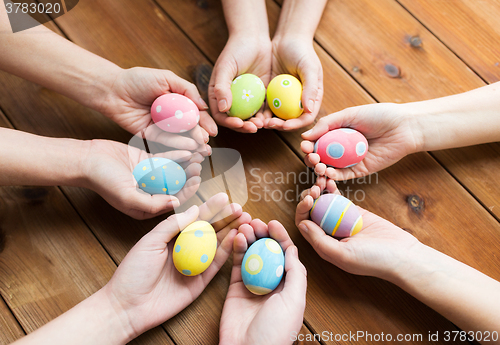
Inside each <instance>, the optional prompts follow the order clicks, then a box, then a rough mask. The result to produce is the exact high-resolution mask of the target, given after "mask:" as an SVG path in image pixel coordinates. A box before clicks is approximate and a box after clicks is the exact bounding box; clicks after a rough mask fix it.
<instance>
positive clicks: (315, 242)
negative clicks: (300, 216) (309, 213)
mask: <svg viewBox="0 0 500 345" xmlns="http://www.w3.org/2000/svg"><path fill="white" fill-rule="evenodd" d="M298 228H299V231H300V233H301V234H302V236H304V238H305V239H306V240H307V242H309V243H310V244H311V246H312V247H313V248H314V250H315V251H316V252H317V253H318V254H319V256H321V257H322V258H323V259H325V260H327V261H329V262H331V263H334V264H335V262H336V261H337V257H338V255H339V252H340V250H341V245H340V242H339V241H338V240H336V239H335V238H333V237H331V236H330V235H327V234H326V233H325V232H324V231H323V229H321V228H320V227H319V226H318V225H317V224H316V223H314V222H312V221H310V220H303V221H302V222H300V224H299V226H298Z"/></svg>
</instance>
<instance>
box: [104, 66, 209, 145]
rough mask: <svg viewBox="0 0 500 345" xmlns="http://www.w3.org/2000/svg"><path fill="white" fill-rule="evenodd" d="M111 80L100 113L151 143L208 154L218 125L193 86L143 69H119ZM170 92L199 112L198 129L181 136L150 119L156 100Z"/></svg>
mask: <svg viewBox="0 0 500 345" xmlns="http://www.w3.org/2000/svg"><path fill="white" fill-rule="evenodd" d="M112 78H114V80H113V82H112V83H111V85H112V86H110V89H109V91H108V92H107V93H104V94H103V96H102V100H101V101H100V102H98V104H99V105H98V106H97V110H99V111H100V112H101V113H103V114H104V115H106V116H107V117H109V118H110V119H112V120H113V121H115V122H116V123H117V124H118V125H120V126H121V127H123V128H124V129H126V130H127V131H129V132H130V133H132V134H139V135H141V136H144V137H146V138H147V139H148V140H151V141H156V142H159V143H161V144H163V145H165V146H168V147H172V148H176V149H182V150H190V151H195V150H196V151H199V152H206V151H208V149H207V147H206V146H207V145H205V144H206V143H207V142H208V140H209V135H210V136H215V135H217V125H216V124H215V122H214V121H213V119H212V118H211V117H210V115H209V114H208V113H207V111H206V110H207V109H208V106H207V105H206V104H205V102H204V101H203V99H202V98H201V96H200V94H199V92H198V90H197V88H196V86H195V85H194V84H192V83H190V82H188V81H186V80H184V79H182V78H180V77H178V76H177V75H176V74H175V73H173V72H171V71H167V70H161V69H152V68H142V67H135V68H130V69H118V70H117V72H116V73H115V75H114V76H113V77H112ZM171 92H173V93H178V94H181V95H184V96H186V97H188V98H189V99H191V100H192V101H193V102H194V103H195V104H196V106H197V107H198V109H199V110H200V123H199V125H198V126H196V127H195V128H193V129H192V130H191V131H189V132H187V133H184V134H182V135H181V134H175V133H168V132H165V131H163V130H162V129H160V128H159V127H157V126H156V125H153V121H152V119H151V105H152V104H153V102H154V100H155V99H156V98H157V97H159V96H161V95H163V94H166V93H171Z"/></svg>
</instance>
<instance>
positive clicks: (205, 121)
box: [200, 111, 219, 142]
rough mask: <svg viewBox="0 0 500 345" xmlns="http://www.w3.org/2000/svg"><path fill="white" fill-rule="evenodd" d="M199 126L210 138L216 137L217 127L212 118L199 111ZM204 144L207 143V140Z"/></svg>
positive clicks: (206, 113)
mask: <svg viewBox="0 0 500 345" xmlns="http://www.w3.org/2000/svg"><path fill="white" fill-rule="evenodd" d="M200 126H201V128H203V129H204V130H206V131H207V132H208V134H209V135H210V136H211V137H215V136H217V133H218V131H219V130H218V129H217V125H216V123H215V121H214V119H213V118H212V116H210V114H209V113H208V112H206V111H200ZM206 142H208V140H207V141H206Z"/></svg>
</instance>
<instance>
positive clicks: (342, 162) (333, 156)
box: [314, 128, 368, 168]
mask: <svg viewBox="0 0 500 345" xmlns="http://www.w3.org/2000/svg"><path fill="white" fill-rule="evenodd" d="M314 152H316V153H317V154H318V155H319V157H320V161H321V162H322V163H325V164H326V165H329V166H332V167H334V168H350V167H352V166H354V165H356V164H358V163H359V162H361V161H362V160H363V158H365V156H366V153H367V152H368V141H367V140H366V138H365V137H364V135H363V134H361V133H360V132H358V131H356V130H354V129H351V128H339V129H334V130H333V131H330V132H328V133H326V134H324V135H323V136H322V137H321V138H319V139H318V141H316V144H315V145H314Z"/></svg>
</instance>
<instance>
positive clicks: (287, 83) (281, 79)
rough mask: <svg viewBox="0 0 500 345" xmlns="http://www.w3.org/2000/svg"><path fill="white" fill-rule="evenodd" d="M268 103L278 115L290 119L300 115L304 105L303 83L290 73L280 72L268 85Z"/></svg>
mask: <svg viewBox="0 0 500 345" xmlns="http://www.w3.org/2000/svg"><path fill="white" fill-rule="evenodd" d="M267 104H268V105H269V108H270V109H271V111H272V112H273V113H274V115H276V116H277V117H279V118H281V119H283V120H290V119H295V118H297V117H299V116H300V115H301V114H302V112H303V111H304V108H303V107H302V84H301V83H300V81H299V80H298V79H297V78H295V77H294V76H293V75H290V74H280V75H278V76H276V77H274V78H273V80H271V82H270V83H269V85H268V86H267Z"/></svg>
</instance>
